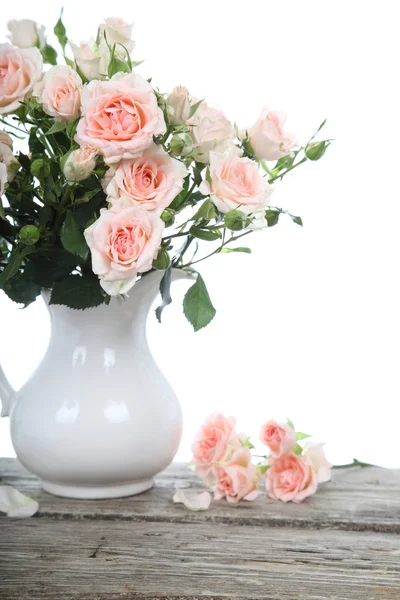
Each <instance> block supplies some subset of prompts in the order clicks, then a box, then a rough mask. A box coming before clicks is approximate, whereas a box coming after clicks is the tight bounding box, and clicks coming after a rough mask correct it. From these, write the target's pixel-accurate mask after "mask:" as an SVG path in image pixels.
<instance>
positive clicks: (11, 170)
mask: <svg viewBox="0 0 400 600" xmlns="http://www.w3.org/2000/svg"><path fill="white" fill-rule="evenodd" d="M0 162H1V163H2V164H4V165H5V167H6V171H7V182H8V183H9V182H11V181H12V180H13V179H14V177H15V175H16V174H17V171H18V169H19V167H20V164H19V162H18V161H17V159H16V158H15V156H14V154H13V152H12V150H11V148H10V146H8V145H6V144H2V143H1V142H0Z"/></svg>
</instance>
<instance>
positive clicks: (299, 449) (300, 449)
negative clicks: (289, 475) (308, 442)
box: [292, 444, 303, 456]
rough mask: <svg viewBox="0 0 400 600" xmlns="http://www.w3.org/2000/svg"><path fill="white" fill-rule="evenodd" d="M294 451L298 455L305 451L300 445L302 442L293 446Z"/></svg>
mask: <svg viewBox="0 0 400 600" xmlns="http://www.w3.org/2000/svg"><path fill="white" fill-rule="evenodd" d="M292 452H294V453H295V454H297V456H300V454H301V453H302V452H303V448H302V447H301V446H300V444H296V445H295V446H293V450H292Z"/></svg>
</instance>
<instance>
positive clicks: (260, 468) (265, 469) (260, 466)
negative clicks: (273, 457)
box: [257, 464, 271, 475]
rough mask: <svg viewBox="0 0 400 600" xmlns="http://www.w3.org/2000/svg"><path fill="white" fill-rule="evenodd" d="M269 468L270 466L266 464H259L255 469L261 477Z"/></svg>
mask: <svg viewBox="0 0 400 600" xmlns="http://www.w3.org/2000/svg"><path fill="white" fill-rule="evenodd" d="M270 468H271V465H266V464H260V465H257V469H258V470H259V471H260V474H261V475H265V473H266V472H267V471H268V469H270Z"/></svg>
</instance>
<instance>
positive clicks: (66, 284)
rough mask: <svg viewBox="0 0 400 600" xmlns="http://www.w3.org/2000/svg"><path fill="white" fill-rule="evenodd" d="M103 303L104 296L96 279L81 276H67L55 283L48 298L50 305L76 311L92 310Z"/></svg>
mask: <svg viewBox="0 0 400 600" xmlns="http://www.w3.org/2000/svg"><path fill="white" fill-rule="evenodd" d="M104 302H105V296H104V293H103V291H102V289H101V287H100V284H99V281H98V279H97V278H96V279H94V278H93V277H92V276H89V277H88V276H81V275H68V276H67V277H65V278H64V279H61V280H60V281H56V282H55V283H54V286H53V289H52V292H51V298H50V304H63V305H64V306H68V307H69V308H75V309H77V310H83V309H85V308H94V307H95V306H100V304H103V303H104Z"/></svg>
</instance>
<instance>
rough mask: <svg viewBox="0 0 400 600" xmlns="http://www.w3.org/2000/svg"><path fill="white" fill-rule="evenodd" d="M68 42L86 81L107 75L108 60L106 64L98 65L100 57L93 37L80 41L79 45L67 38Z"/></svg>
mask: <svg viewBox="0 0 400 600" xmlns="http://www.w3.org/2000/svg"><path fill="white" fill-rule="evenodd" d="M68 44H69V46H70V48H71V50H72V52H73V55H74V59H75V62H76V64H77V65H78V67H79V69H80V71H81V73H82V74H83V75H84V76H85V77H86V79H87V80H88V81H92V79H104V77H105V76H106V75H107V66H108V62H107V65H106V66H104V65H103V64H101V65H100V63H101V60H102V57H101V55H100V51H99V48H98V46H97V44H96V42H95V40H94V39H93V38H90V40H88V41H84V42H80V44H79V46H78V45H77V44H74V42H72V41H71V40H68Z"/></svg>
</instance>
